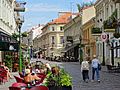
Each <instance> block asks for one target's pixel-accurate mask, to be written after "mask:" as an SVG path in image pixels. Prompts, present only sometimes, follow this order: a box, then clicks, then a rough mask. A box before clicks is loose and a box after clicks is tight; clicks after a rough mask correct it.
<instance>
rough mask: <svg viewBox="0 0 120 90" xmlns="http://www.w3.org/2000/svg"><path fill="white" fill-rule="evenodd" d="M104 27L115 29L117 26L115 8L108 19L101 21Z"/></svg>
mask: <svg viewBox="0 0 120 90" xmlns="http://www.w3.org/2000/svg"><path fill="white" fill-rule="evenodd" d="M103 24H104V29H115V28H116V27H117V9H116V10H115V11H114V12H113V13H112V15H111V16H110V17H109V19H108V20H106V21H104V22H103Z"/></svg>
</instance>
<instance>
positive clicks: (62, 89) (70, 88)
mask: <svg viewBox="0 0 120 90" xmlns="http://www.w3.org/2000/svg"><path fill="white" fill-rule="evenodd" d="M61 90H72V87H71V86H62V87H61Z"/></svg>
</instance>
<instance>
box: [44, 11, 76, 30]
mask: <svg viewBox="0 0 120 90" xmlns="http://www.w3.org/2000/svg"><path fill="white" fill-rule="evenodd" d="M77 14H78V13H71V12H64V14H63V15H60V16H59V17H58V18H57V19H54V20H52V21H51V22H48V23H47V24H46V25H45V26H44V27H43V28H42V29H44V28H45V27H47V26H48V25H52V24H66V23H68V22H69V21H70V20H71V19H72V15H77Z"/></svg>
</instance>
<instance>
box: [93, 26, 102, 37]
mask: <svg viewBox="0 0 120 90" xmlns="http://www.w3.org/2000/svg"><path fill="white" fill-rule="evenodd" d="M91 33H92V35H95V36H96V35H101V33H102V31H101V29H100V28H99V27H96V28H92V31H91Z"/></svg>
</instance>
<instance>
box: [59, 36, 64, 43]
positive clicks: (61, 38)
mask: <svg viewBox="0 0 120 90" xmlns="http://www.w3.org/2000/svg"><path fill="white" fill-rule="evenodd" d="M63 42H64V40H63V36H60V44H63Z"/></svg>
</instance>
